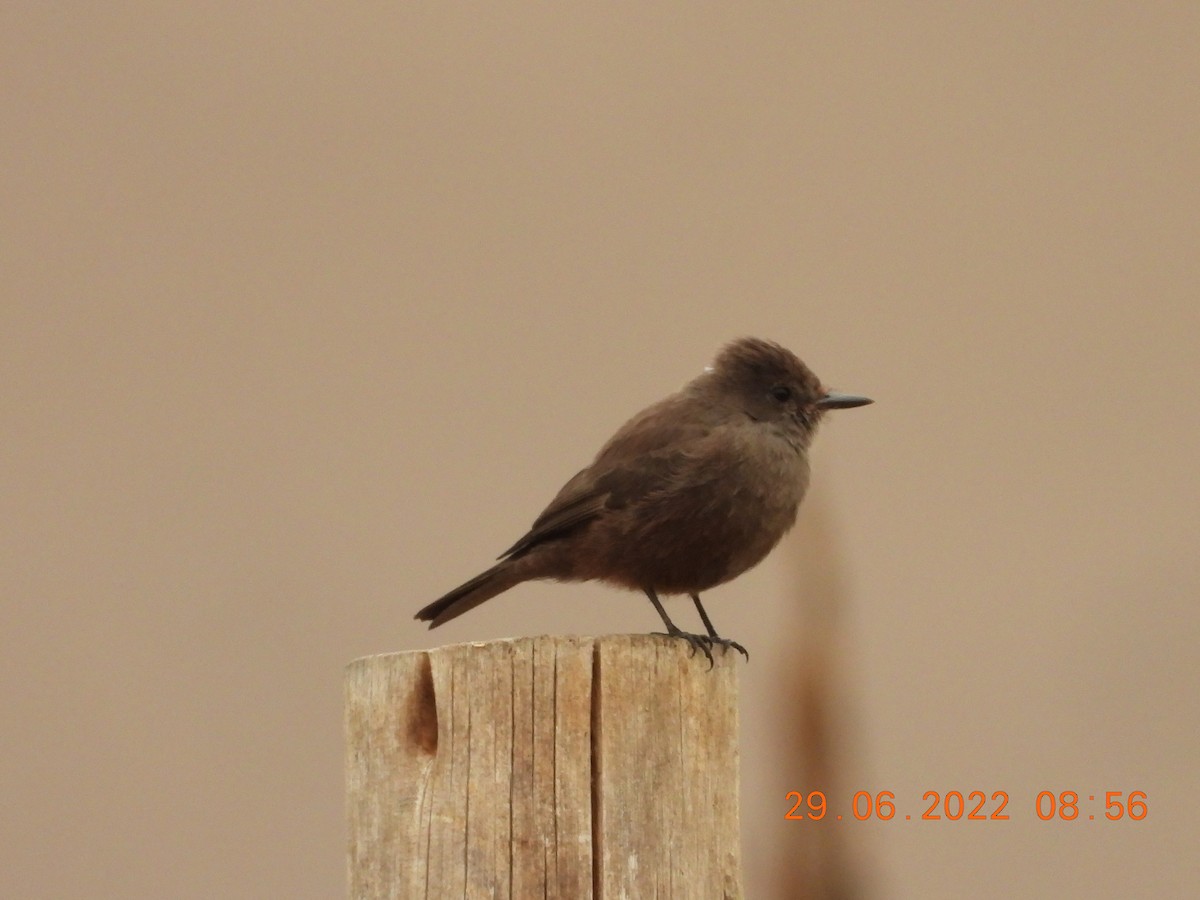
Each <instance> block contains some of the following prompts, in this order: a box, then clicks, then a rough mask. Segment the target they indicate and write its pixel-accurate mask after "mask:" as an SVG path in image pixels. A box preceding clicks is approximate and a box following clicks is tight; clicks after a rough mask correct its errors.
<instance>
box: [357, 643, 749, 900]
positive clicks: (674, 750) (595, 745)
mask: <svg viewBox="0 0 1200 900" xmlns="http://www.w3.org/2000/svg"><path fill="white" fill-rule="evenodd" d="M713 655H714V659H715V665H714V666H713V667H712V668H711V669H710V668H709V663H708V660H707V659H705V657H704V656H703V655H702V654H695V655H692V654H691V649H690V648H689V647H688V646H687V645H686V644H684V643H683V642H682V641H678V640H673V639H670V638H666V637H663V636H658V635H612V636H605V637H597V638H588V637H535V638H518V639H512V640H500V641H491V642H487V643H474V644H456V645H452V646H446V647H439V648H436V649H433V650H422V651H411V652H404V653H389V654H384V655H380V656H369V657H365V658H363V659H359V660H356V661H355V662H353V663H351V664H350V665H349V667H348V668H347V671H346V739H347V755H346V787H347V814H348V818H349V878H350V895H351V897H352V898H354V900H368V898H370V900H375V898H414V897H429V898H440V897H464V896H465V897H509V898H514V900H521V898H527V897H563V898H587V897H592V898H618V897H677V898H692V897H696V898H708V897H715V898H725V897H740V896H742V891H741V854H740V848H739V823H738V747H737V737H738V734H737V732H738V718H737V669H738V666H739V665H740V663H741V661H742V660H741V657H740V656H739V655H738V654H737V653H722V652H721V651H720V650H717V651H715V652H714V654H713Z"/></svg>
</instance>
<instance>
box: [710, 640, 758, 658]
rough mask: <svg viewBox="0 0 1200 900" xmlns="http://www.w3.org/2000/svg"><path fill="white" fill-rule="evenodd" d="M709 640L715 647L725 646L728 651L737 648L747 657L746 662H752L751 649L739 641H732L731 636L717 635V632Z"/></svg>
mask: <svg viewBox="0 0 1200 900" xmlns="http://www.w3.org/2000/svg"><path fill="white" fill-rule="evenodd" d="M708 640H709V643H710V644H712V645H713V646H714V647H722V648H724V650H725V652H726V653H728V652H729V651H730V650H736V651H737V652H738V653H740V654H742V656H744V657H746V662H750V651H749V650H747V649H746V648H745V647H743V646H742V645H741V644H739V643H738V642H737V641H731V640H730V639H729V638H723V637H717V636H716V635H715V634H714V635H712V636H711V637H710V638H709V639H708Z"/></svg>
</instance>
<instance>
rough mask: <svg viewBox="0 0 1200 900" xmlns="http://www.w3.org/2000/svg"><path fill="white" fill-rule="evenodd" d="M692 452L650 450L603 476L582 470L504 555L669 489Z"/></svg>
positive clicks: (616, 466)
mask: <svg viewBox="0 0 1200 900" xmlns="http://www.w3.org/2000/svg"><path fill="white" fill-rule="evenodd" d="M690 458H691V457H690V455H689V454H687V453H685V452H681V451H679V450H672V451H667V452H660V453H647V454H645V455H643V456H639V457H636V458H633V459H629V460H624V461H623V462H621V463H618V464H613V463H610V464H609V466H610V467H609V468H608V469H607V471H605V472H603V473H602V474H600V475H599V476H597V475H596V474H595V467H594V466H593V467H590V468H587V469H584V470H583V471H581V472H579V473H578V474H577V475H576V476H575V477H574V478H572V479H571V480H570V481H568V482H567V483H566V484H565V485H563V488H562V490H560V491H559V492H558V496H557V497H555V498H554V499H553V500H552V501H551V502H550V505H549V506H547V507H546V509H545V510H544V511H543V512H542V514H541V515H540V516H538V517H537V521H535V522H534V523H533V526H532V527H531V528H530V529H529V531H528V532H526V534H525V535H524V536H523V537H522V538H521V539H520V540H519V541H517V542H516V543H515V544H513V545H512V546H511V547H509V548H508V549H507V550H505V551H504V552H503V553H502V554H500V557H499V558H501V559H503V558H504V557H506V556H513V555H515V554H519V553H523V552H525V551H526V550H528V549H529V548H531V547H533V546H535V545H537V544H540V543H542V542H543V541H547V540H550V539H552V538H556V537H560V536H562V535H564V534H566V533H567V532H569V531H572V530H573V529H575V528H577V527H579V526H580V525H583V524H585V523H587V522H590V521H591V520H593V519H595V518H596V517H597V516H600V515H602V514H603V513H605V512H606V511H609V510H615V509H621V508H622V507H625V506H628V505H629V504H631V503H636V502H637V501H638V500H639V499H641V498H642V497H644V496H646V495H648V494H652V493H657V492H660V491H662V490H665V489H667V486H668V485H669V484H671V482H672V481H673V479H674V476H675V474H676V473H677V472H679V471H680V470H681V469H682V468H683V467H684V466H686V465H687V463H688V461H689V459H690Z"/></svg>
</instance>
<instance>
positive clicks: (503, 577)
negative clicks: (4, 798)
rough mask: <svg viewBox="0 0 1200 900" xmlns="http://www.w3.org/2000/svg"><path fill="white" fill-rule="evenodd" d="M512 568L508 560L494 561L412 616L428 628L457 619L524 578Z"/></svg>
mask: <svg viewBox="0 0 1200 900" xmlns="http://www.w3.org/2000/svg"><path fill="white" fill-rule="evenodd" d="M513 570H514V566H513V564H512V561H511V560H508V559H506V560H504V561H503V562H499V563H496V565H494V566H492V567H491V568H490V569H488V570H487V571H486V572H481V573H480V574H478V575H476V576H475V577H474V578H472V579H471V580H470V581H468V582H467V583H466V584H462V585H459V586H458V587H456V588H455V589H454V590H452V591H451V592H450V593H448V594H446V596H444V597H442V598H441V599H439V600H434V601H433V602H432V603H430V604H429V605H428V606H426V607H425V608H424V609H422V610H421V611H420V612H419V613H417V615H416V618H417V619H419V620H420V621H422V622H428V623H429V627H430V628H437V627H438V626H439V625H444V624H445V623H446V622H449V621H450V620H451V619H457V618H458V617H459V616H461V615H462V614H463V613H465V612H468V611H469V610H472V609H474V608H475V607H477V606H478V605H479V604H480V603H483V602H484V601H486V600H491V599H492V598H493V597H495V596H496V595H497V594H500V593H503V592H504V591H507V590H508V589H509V588H510V587H512V586H513V585H515V584H520V583H521V582H522V581H524V580H525V577H522V576H520V575H518V574H517V573H516V572H514V571H513ZM526 577H527V576H526Z"/></svg>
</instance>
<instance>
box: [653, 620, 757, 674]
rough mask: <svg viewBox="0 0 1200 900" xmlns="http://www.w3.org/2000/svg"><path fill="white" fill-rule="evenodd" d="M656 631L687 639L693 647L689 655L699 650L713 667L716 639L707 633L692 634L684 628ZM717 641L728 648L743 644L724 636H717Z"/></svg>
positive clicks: (683, 639)
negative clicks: (713, 650)
mask: <svg viewBox="0 0 1200 900" xmlns="http://www.w3.org/2000/svg"><path fill="white" fill-rule="evenodd" d="M654 633H655V634H660V635H662V636H663V637H673V638H679V639H680V640H682V641H687V644H688V646H689V647H691V648H692V650H691V652H690V653H689V654H688V656H695V655H696V651H697V650H699V651H700V652H701V653H703V654H704V655H705V656H706V657H707V658H708V667H709V668H710V669H711V668H712V667H713V665H714V661H713V655H712V647H713V643H714V641H713V639H712V638H710V637H709V636H708V635H707V634H692V633H691V632H690V631H684V630H683V629H682V628H675V629H673V630H671V631H656V632H654ZM715 643H718V644H720V645H722V646H723V647H725V648H726V649H727V650H728V648H729V647H730V646H737V647H738V648H739V649H740V646H741V645H739V644H735V643H734V642H733V641H727V640H725V639H724V638H717V639H716V641H715ZM742 652H743V653H745V652H746V651H745V650H742Z"/></svg>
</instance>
